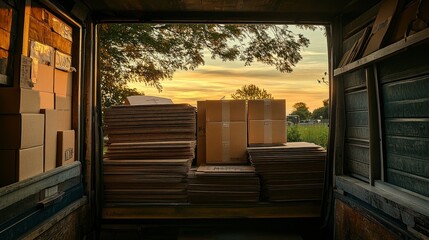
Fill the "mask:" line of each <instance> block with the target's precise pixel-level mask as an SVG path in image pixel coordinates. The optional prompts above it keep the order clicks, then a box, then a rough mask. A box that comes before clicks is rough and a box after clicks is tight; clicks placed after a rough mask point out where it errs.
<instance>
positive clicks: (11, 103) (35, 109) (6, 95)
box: [0, 88, 40, 114]
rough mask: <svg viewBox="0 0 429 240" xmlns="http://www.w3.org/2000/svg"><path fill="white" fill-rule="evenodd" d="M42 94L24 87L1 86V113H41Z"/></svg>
mask: <svg viewBox="0 0 429 240" xmlns="http://www.w3.org/2000/svg"><path fill="white" fill-rule="evenodd" d="M39 112H40V96H39V93H38V92H37V91H33V90H31V89H24V88H0V113H1V114H18V113H39Z"/></svg>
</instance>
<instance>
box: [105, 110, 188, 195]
mask: <svg viewBox="0 0 429 240" xmlns="http://www.w3.org/2000/svg"><path fill="white" fill-rule="evenodd" d="M105 113H106V118H105V125H106V132H107V133H108V138H109V140H108V145H107V147H108V148H107V151H106V153H105V155H104V161H103V170H104V197H105V201H106V202H110V203H117V202H122V203H181V202H187V198H188V196H187V173H188V171H189V169H190V167H191V164H192V160H193V158H194V155H195V145H196V143H195V131H196V130H195V125H196V121H195V108H194V107H192V106H190V105H187V104H177V105H173V104H171V105H139V106H117V107H112V108H109V109H106V111H105Z"/></svg>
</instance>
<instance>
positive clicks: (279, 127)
mask: <svg viewBox="0 0 429 240" xmlns="http://www.w3.org/2000/svg"><path fill="white" fill-rule="evenodd" d="M248 126H249V128H248V143H249V145H257V144H274V145H278V144H282V143H285V142H286V121H285V120H249V122H248Z"/></svg>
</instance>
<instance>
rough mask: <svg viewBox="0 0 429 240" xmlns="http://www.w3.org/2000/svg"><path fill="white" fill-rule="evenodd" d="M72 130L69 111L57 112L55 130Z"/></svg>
mask: <svg viewBox="0 0 429 240" xmlns="http://www.w3.org/2000/svg"><path fill="white" fill-rule="evenodd" d="M71 128H72V119H71V111H67V110H58V111H57V130H70V129H71Z"/></svg>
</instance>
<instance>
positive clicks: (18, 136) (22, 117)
mask: <svg viewBox="0 0 429 240" xmlns="http://www.w3.org/2000/svg"><path fill="white" fill-rule="evenodd" d="M44 125H45V123H44V115H43V114H33V113H25V114H10V115H0V133H1V134H0V149H20V148H30V147H35V146H40V145H43V137H44Z"/></svg>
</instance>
